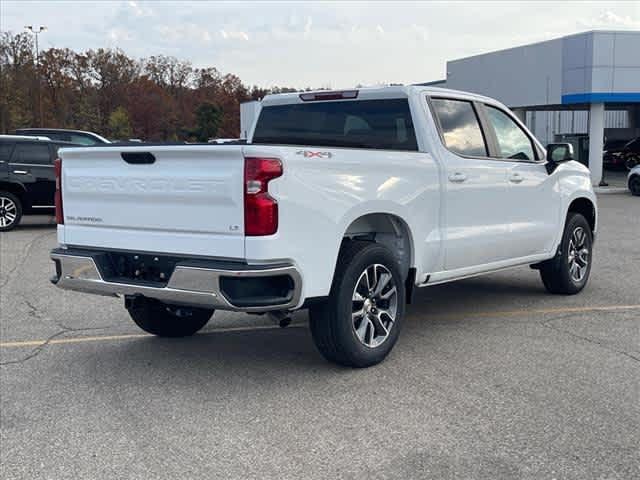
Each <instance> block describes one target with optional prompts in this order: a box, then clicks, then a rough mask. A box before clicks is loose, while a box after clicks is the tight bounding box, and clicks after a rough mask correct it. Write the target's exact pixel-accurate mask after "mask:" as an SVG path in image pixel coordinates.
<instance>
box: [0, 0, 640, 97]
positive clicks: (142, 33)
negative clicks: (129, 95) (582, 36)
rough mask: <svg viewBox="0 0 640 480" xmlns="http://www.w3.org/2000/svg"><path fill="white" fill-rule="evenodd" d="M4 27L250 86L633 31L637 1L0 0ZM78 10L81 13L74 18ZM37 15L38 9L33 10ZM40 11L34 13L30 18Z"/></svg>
mask: <svg viewBox="0 0 640 480" xmlns="http://www.w3.org/2000/svg"><path fill="white" fill-rule="evenodd" d="M0 3H1V4H2V29H3V31H5V30H6V31H13V32H19V31H22V27H23V25H25V24H29V23H32V22H33V23H38V22H42V23H43V24H46V25H47V26H48V27H49V30H48V31H47V32H46V34H45V35H42V37H41V38H40V41H41V45H42V46H43V48H49V47H60V48H63V47H68V48H72V49H75V50H78V51H82V50H85V49H88V48H100V47H108V46H118V47H120V48H122V49H123V50H124V51H125V52H126V53H127V54H129V55H131V56H132V57H138V58H140V57H149V56H150V55H158V54H164V55H173V56H175V57H177V58H180V59H184V60H189V61H191V62H192V63H193V64H194V65H196V66H198V67H206V66H215V67H217V68H218V69H219V70H220V71H224V72H233V73H235V74H237V75H238V76H239V77H240V78H241V79H242V80H243V81H245V82H247V83H249V84H254V83H255V84H257V85H261V86H272V85H287V86H296V87H306V86H310V87H316V86H323V85H326V86H329V85H330V86H333V87H335V88H343V87H344V88H348V87H351V86H353V85H356V84H369V85H371V84H378V83H385V82H398V83H411V82H418V81H423V82H424V81H428V80H436V79H439V78H443V76H444V75H445V63H446V61H447V60H452V59H455V58H460V57H465V56H468V55H475V54H479V53H483V52H488V51H492V50H497V49H503V48H509V47H513V46H516V45H522V44H526V43H531V42H536V41H541V40H545V39H549V38H557V37H560V36H563V35H569V34H573V33H577V32H579V31H584V30H591V29H595V28H608V29H640V23H639V20H640V6H639V5H640V4H639V3H638V1H636V2H622V1H621V2H616V1H609V2H606V3H605V2H600V3H596V2H580V1H574V2H566V3H563V2H558V3H555V4H554V6H553V9H550V8H540V4H539V2H535V1H518V2H489V1H487V2H474V1H466V2H459V3H456V4H455V8H451V4H450V3H446V2H370V3H368V4H367V5H366V8H365V4H364V3H361V2H326V3H320V2H312V1H308V2H302V1H299V2H292V1H289V2H267V1H261V2H251V1H234V2H211V1H191V2H186V1H185V2H180V3H178V2H169V1H155V2H153V1H147V0H118V1H116V0H113V1H95V0H94V1H91V2H89V1H84V0H77V1H76V2H75V3H74V6H75V7H74V8H60V6H59V5H58V4H57V3H58V2H51V1H50V0H47V1H44V0H42V1H39V0H33V2H32V3H30V4H29V6H30V8H29V9H25V8H24V5H23V2H22V1H17V0H0ZM78 11H82V15H81V16H78ZM34 12H35V13H34ZM34 15H35V16H34Z"/></svg>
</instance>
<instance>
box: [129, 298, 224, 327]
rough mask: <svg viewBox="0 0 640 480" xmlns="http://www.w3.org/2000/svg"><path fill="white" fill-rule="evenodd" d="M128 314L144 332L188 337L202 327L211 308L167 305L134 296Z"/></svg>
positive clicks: (207, 319)
mask: <svg viewBox="0 0 640 480" xmlns="http://www.w3.org/2000/svg"><path fill="white" fill-rule="evenodd" d="M127 310H128V312H129V315H130V316H131V318H132V319H133V321H134V322H136V325H138V326H139V327H140V328H141V329H142V330H144V331H145V332H148V333H151V334H153V335H157V336H159V337H188V336H191V335H193V334H194V333H196V332H197V331H198V330H200V329H201V328H202V327H204V326H205V325H206V324H207V322H208V321H209V319H210V318H211V316H212V315H213V310H208V309H206V308H195V307H181V306H177V305H168V304H166V303H162V302H160V301H158V300H154V299H152V298H136V299H135V300H134V301H133V302H132V303H131V304H130V305H129V306H128V307H127Z"/></svg>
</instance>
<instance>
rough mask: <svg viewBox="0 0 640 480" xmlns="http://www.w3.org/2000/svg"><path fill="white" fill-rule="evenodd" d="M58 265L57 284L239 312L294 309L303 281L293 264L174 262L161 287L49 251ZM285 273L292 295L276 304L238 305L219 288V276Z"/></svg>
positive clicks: (89, 259) (86, 259)
mask: <svg viewBox="0 0 640 480" xmlns="http://www.w3.org/2000/svg"><path fill="white" fill-rule="evenodd" d="M51 259H52V260H53V261H54V262H56V264H57V275H56V277H55V278H53V279H52V283H54V284H55V285H56V286H58V287H60V288H63V289H67V290H75V291H79V292H85V293H92V294H96V295H106V296H125V295H134V296H135V295H142V296H145V297H149V298H155V299H157V300H160V301H163V302H166V303H172V304H179V305H186V306H197V307H204V308H213V309H220V310H232V311H241V312H266V311H269V310H290V309H293V308H295V307H296V306H297V305H298V303H299V301H300V295H301V286H302V280H301V277H300V274H299V272H298V270H297V269H296V268H295V267H294V266H277V267H273V268H269V267H266V268H265V267H256V269H243V270H228V269H214V268H201V267H192V266H184V265H176V267H175V269H174V271H173V273H172V275H171V277H170V278H169V281H168V282H167V284H166V286H164V287H156V286H149V285H143V284H136V283H121V282H113V281H107V280H105V279H104V278H103V277H102V275H101V274H100V269H99V268H98V266H97V265H96V262H95V261H94V259H93V258H92V257H90V256H79V255H73V254H64V253H60V251H59V250H58V251H53V252H51ZM276 275H288V276H289V277H290V278H291V280H292V282H293V294H292V295H291V298H290V300H289V301H287V302H286V303H283V304H276V305H272V304H269V305H256V306H237V305H234V304H233V303H231V302H230V301H229V299H227V298H226V297H225V295H224V293H223V292H222V290H221V288H220V278H221V277H236V278H237V277H268V276H276Z"/></svg>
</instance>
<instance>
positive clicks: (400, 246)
mask: <svg viewBox="0 0 640 480" xmlns="http://www.w3.org/2000/svg"><path fill="white" fill-rule="evenodd" d="M343 239H352V240H368V241H371V242H376V243H380V244H382V245H384V246H386V247H387V248H388V249H389V250H390V251H391V253H393V254H394V256H395V257H396V260H397V262H398V266H399V268H400V273H401V275H402V278H404V279H406V280H407V282H406V283H407V289H406V290H407V299H410V295H411V293H412V290H413V283H414V281H413V279H414V278H415V269H413V268H411V266H412V265H413V243H412V238H411V232H410V230H409V227H408V226H407V224H406V223H405V222H404V220H402V219H401V218H400V217H398V216H396V215H393V214H389V213H370V214H367V215H363V216H362V217H359V218H357V219H356V220H354V221H353V222H351V225H349V227H348V228H347V230H346V232H345V234H344V237H343Z"/></svg>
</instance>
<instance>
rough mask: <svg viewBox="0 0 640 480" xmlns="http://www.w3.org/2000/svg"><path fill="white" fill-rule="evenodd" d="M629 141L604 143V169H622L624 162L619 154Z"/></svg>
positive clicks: (608, 141)
mask: <svg viewBox="0 0 640 480" xmlns="http://www.w3.org/2000/svg"><path fill="white" fill-rule="evenodd" d="M627 143H629V140H628V139H626V140H607V141H606V142H605V143H604V150H603V152H602V162H603V165H604V167H605V168H610V169H614V168H624V161H623V159H622V156H621V155H620V152H621V151H622V149H623V148H624V146H625V145H626V144H627Z"/></svg>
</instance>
